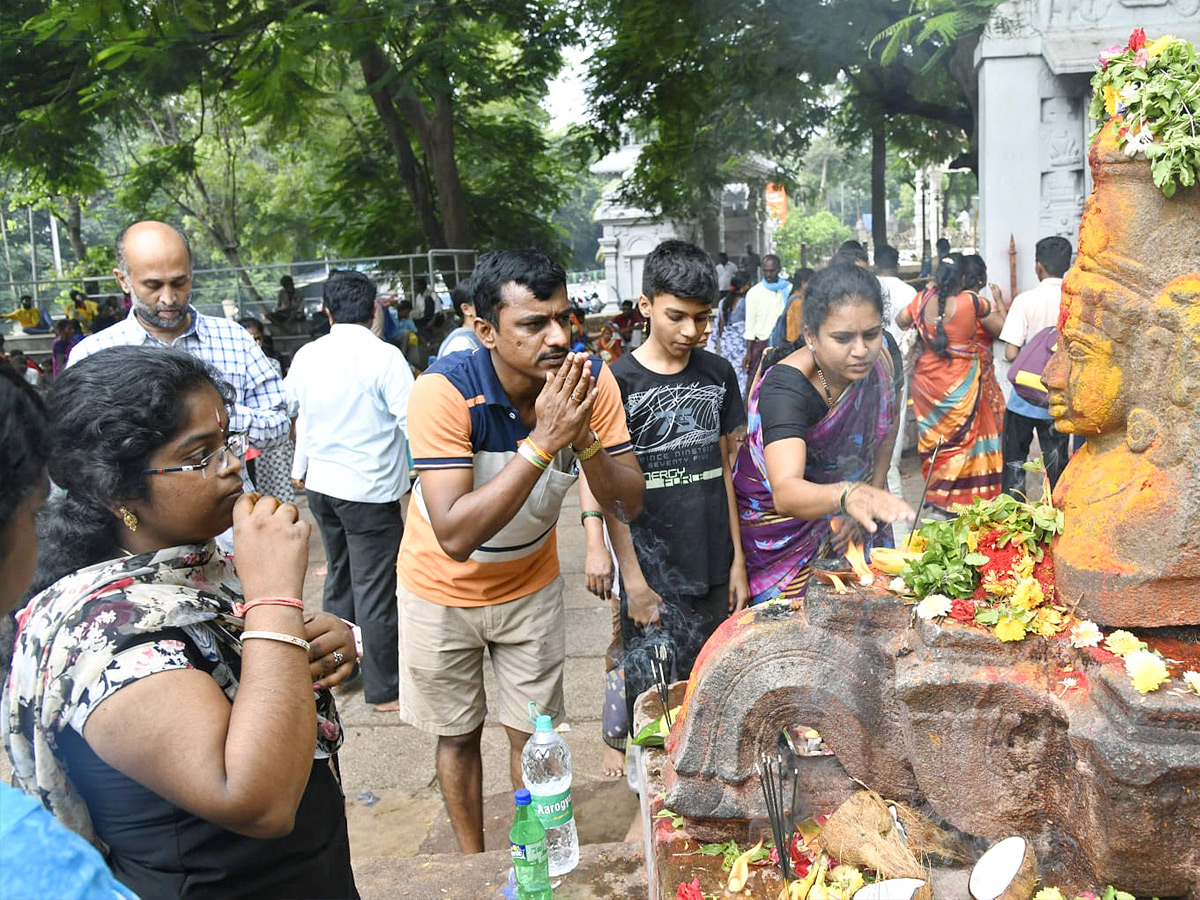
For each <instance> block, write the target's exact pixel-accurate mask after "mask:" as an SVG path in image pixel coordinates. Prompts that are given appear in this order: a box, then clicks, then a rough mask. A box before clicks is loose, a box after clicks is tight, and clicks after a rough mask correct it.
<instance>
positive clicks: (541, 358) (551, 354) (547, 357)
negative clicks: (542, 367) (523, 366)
mask: <svg viewBox="0 0 1200 900" xmlns="http://www.w3.org/2000/svg"><path fill="white" fill-rule="evenodd" d="M566 358H567V351H566V350H563V351H562V352H558V351H554V350H551V351H548V352H546V353H539V354H538V358H537V361H538V362H550V361H551V360H553V361H557V362H562V361H563V360H564V359H566Z"/></svg>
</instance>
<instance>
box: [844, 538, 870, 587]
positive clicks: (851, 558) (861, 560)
mask: <svg viewBox="0 0 1200 900" xmlns="http://www.w3.org/2000/svg"><path fill="white" fill-rule="evenodd" d="M846 560H847V561H848V562H849V563H850V565H851V566H852V567H853V569H854V572H855V574H856V575H858V583H859V584H861V585H863V586H864V587H866V586H867V585H869V584H871V583H872V582H874V581H875V574H874V573H873V572H872V571H871V569H870V567H869V566H868V565H867V559H866V557H865V556H864V555H863V545H862V544H860V543H859V542H858V541H851V542H850V544H849V545H848V546H847V547H846Z"/></svg>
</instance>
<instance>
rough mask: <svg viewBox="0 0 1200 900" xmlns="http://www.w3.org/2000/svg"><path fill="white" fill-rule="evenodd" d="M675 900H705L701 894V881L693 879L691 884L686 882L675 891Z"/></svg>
mask: <svg viewBox="0 0 1200 900" xmlns="http://www.w3.org/2000/svg"><path fill="white" fill-rule="evenodd" d="M675 900H704V895H703V894H702V893H700V879H699V878H693V879H692V880H691V881H690V882H684V883H681V884H680V885H679V887H677V888H676V889H675Z"/></svg>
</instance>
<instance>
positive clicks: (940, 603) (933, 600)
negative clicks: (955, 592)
mask: <svg viewBox="0 0 1200 900" xmlns="http://www.w3.org/2000/svg"><path fill="white" fill-rule="evenodd" d="M952 604H953V601H952V600H951V599H950V598H949V597H947V596H945V595H944V594H930V595H929V596H928V597H926V598H925V599H924V600H922V601H921V602H920V603H918V604H917V615H918V616H920V617H921V618H922V619H924V620H925V621H929V620H930V619H940V618H941V617H942V616H946V615H949V614H950V607H951V605H952Z"/></svg>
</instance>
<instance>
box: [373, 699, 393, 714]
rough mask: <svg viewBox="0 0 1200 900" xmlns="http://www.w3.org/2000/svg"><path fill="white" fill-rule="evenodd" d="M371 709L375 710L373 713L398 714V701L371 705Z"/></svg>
mask: <svg viewBox="0 0 1200 900" xmlns="http://www.w3.org/2000/svg"><path fill="white" fill-rule="evenodd" d="M371 709H373V710H375V712H399V711H400V701H399V700H389V701H388V702H387V703H376V704H374V705H372V707H371Z"/></svg>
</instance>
